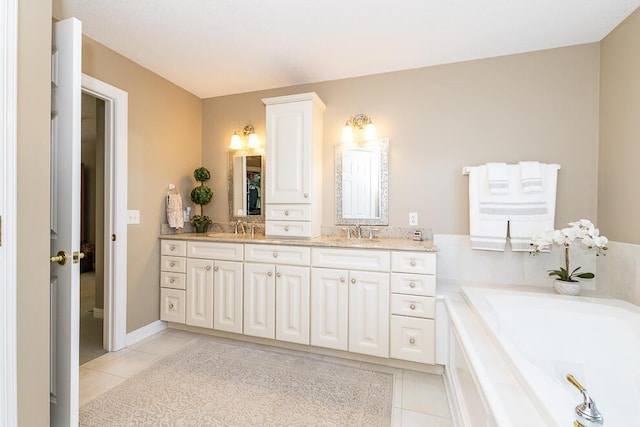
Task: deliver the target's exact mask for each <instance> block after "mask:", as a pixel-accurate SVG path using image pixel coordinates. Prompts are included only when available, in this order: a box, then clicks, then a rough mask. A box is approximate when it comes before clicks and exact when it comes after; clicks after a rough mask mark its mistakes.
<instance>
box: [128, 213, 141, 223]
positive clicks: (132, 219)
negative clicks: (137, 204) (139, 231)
mask: <svg viewBox="0 0 640 427" xmlns="http://www.w3.org/2000/svg"><path fill="white" fill-rule="evenodd" d="M127 224H140V211H139V210H128V211H127Z"/></svg>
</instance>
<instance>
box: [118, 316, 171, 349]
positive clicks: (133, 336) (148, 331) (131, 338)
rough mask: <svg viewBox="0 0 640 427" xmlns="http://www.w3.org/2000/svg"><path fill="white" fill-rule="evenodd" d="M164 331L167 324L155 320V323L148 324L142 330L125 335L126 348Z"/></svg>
mask: <svg viewBox="0 0 640 427" xmlns="http://www.w3.org/2000/svg"><path fill="white" fill-rule="evenodd" d="M164 329H167V322H165V321H162V320H156V321H155V322H153V323H149V324H148V325H146V326H143V327H142V328H139V329H136V330H135V331H132V332H129V333H128V334H127V347H129V346H130V345H133V344H135V343H137V342H138V341H142V340H143V339H145V338H148V337H150V336H151V335H153V334H156V333H158V332H160V331H162V330H164Z"/></svg>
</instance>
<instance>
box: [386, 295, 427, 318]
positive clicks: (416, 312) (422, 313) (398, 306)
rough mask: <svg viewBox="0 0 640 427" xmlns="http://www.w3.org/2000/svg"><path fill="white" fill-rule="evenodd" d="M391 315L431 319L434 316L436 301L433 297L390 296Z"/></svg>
mask: <svg viewBox="0 0 640 427" xmlns="http://www.w3.org/2000/svg"><path fill="white" fill-rule="evenodd" d="M391 314H400V315H402V316H412V317H423V318H425V319H433V318H434V317H435V315H436V299H435V298H434V297H420V296H416V295H402V294H391Z"/></svg>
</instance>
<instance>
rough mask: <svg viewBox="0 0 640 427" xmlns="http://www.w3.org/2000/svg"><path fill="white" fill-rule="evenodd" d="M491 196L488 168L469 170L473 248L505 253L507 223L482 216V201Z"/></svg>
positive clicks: (470, 231) (470, 220) (470, 232)
mask: <svg viewBox="0 0 640 427" xmlns="http://www.w3.org/2000/svg"><path fill="white" fill-rule="evenodd" d="M488 196H490V191H489V186H488V180H487V167H486V166H475V167H472V168H470V170H469V234H470V235H471V247H472V248H473V249H483V250H487V251H504V247H505V245H506V243H507V222H506V221H504V220H502V219H498V220H494V219H492V218H486V217H485V218H483V217H482V216H481V215H480V210H479V206H480V200H481V199H482V198H486V197H488Z"/></svg>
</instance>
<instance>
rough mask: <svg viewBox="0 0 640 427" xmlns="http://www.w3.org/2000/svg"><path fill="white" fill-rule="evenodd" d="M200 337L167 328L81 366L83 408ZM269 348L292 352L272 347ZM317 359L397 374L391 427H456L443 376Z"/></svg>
mask: <svg viewBox="0 0 640 427" xmlns="http://www.w3.org/2000/svg"><path fill="white" fill-rule="evenodd" d="M197 336H199V335H198V334H195V333H192V332H186V331H180V330H176V329H166V330H164V331H161V332H158V333H157V334H155V335H153V336H151V337H149V338H147V339H145V340H143V341H141V342H139V343H136V344H134V345H132V346H130V347H128V348H126V349H123V350H120V351H118V352H113V353H107V354H105V355H104V356H101V357H99V358H97V359H94V360H92V361H90V362H87V363H85V364H84V365H82V366H80V405H83V404H84V403H86V402H88V401H90V400H92V399H95V398H96V397H97V396H99V395H101V394H102V393H104V392H106V391H108V390H109V389H111V388H112V387H115V386H116V385H118V384H120V383H121V382H123V381H125V380H126V379H127V378H129V377H131V376H132V375H135V374H136V373H138V372H140V371H142V370H143V369H146V368H147V367H149V366H151V365H152V364H153V363H155V362H156V361H158V360H159V359H161V358H162V357H164V356H166V355H168V354H170V353H172V352H173V351H175V350H177V349H178V348H180V347H181V346H183V345H185V344H186V343H188V342H189V341H191V340H192V339H194V338H195V337H197ZM244 345H247V346H256V347H262V346H260V345H259V344H250V343H244ZM270 349H272V350H273V351H282V352H288V351H290V350H286V349H280V348H273V347H270ZM315 356H317V357H318V358H323V359H325V360H331V362H333V363H345V364H347V365H349V366H356V367H358V366H361V367H365V368H367V369H375V370H379V371H381V372H388V373H394V374H395V379H394V381H395V382H394V385H393V412H392V415H391V425H392V426H394V427H414V426H423V427H452V426H453V423H452V421H451V415H450V412H449V403H448V401H447V396H446V393H445V390H444V382H443V380H442V377H441V376H439V375H432V374H426V373H422V372H416V371H410V370H406V369H397V368H391V367H388V366H381V365H375V364H371V363H360V362H357V361H353V360H347V359H340V358H335V357H331V356H322V355H314V356H313V357H315Z"/></svg>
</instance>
